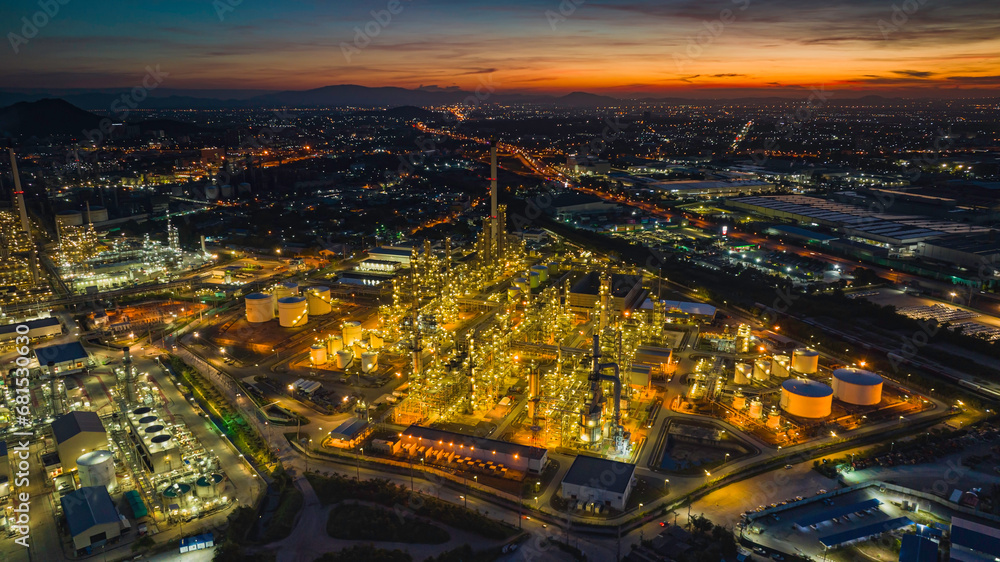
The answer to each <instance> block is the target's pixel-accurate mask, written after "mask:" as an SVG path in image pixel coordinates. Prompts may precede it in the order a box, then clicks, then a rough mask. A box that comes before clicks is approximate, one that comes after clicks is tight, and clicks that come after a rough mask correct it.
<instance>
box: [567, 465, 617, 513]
mask: <svg viewBox="0 0 1000 562" xmlns="http://www.w3.org/2000/svg"><path fill="white" fill-rule="evenodd" d="M634 476H635V465H634V464H629V463H624V462H617V461H612V460H608V459H602V458H598V457H588V456H585V455H579V456H577V457H576V460H574V461H573V465H572V466H570V467H569V471H568V472H567V473H566V476H564V477H563V480H562V485H561V488H560V491H559V495H560V496H562V498H563V499H568V500H577V501H583V502H594V503H595V504H599V505H606V506H609V507H613V508H615V509H617V510H619V511H624V510H625V505H626V504H627V503H628V496H629V494H630V493H631V492H632V488H633V487H634V486H635V478H634Z"/></svg>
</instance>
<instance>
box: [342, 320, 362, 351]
mask: <svg viewBox="0 0 1000 562" xmlns="http://www.w3.org/2000/svg"><path fill="white" fill-rule="evenodd" d="M358 341H361V322H354V321H349V322H344V346H345V347H347V346H351V345H354V342H358Z"/></svg>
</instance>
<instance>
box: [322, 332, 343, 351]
mask: <svg viewBox="0 0 1000 562" xmlns="http://www.w3.org/2000/svg"><path fill="white" fill-rule="evenodd" d="M341 349H344V338H342V337H340V336H330V337H329V338H328V339H327V340H326V354H327V355H333V354H334V353H337V352H338V351H340V350H341Z"/></svg>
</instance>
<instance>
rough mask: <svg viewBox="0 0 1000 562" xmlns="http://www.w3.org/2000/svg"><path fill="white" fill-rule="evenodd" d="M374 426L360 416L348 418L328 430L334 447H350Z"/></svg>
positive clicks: (363, 437) (355, 444)
mask: <svg viewBox="0 0 1000 562" xmlns="http://www.w3.org/2000/svg"><path fill="white" fill-rule="evenodd" d="M373 429H374V428H373V427H372V426H371V424H369V423H368V422H366V421H365V420H363V419H361V418H350V419H347V420H345V421H344V423H342V424H340V425H338V426H337V427H336V429H334V430H333V431H331V432H330V439H331V440H333V443H332V444H333V446H334V447H340V448H342V449H352V448H354V447H355V446H357V444H358V443H360V442H361V441H362V440H364V439H365V438H366V437H368V435H370V434H371V432H372V430H373Z"/></svg>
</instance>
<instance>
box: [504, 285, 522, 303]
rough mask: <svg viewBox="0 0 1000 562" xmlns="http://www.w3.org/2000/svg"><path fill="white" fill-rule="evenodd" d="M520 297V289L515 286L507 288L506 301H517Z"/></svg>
mask: <svg viewBox="0 0 1000 562" xmlns="http://www.w3.org/2000/svg"><path fill="white" fill-rule="evenodd" d="M520 298H521V289H518V288H517V287H508V288H507V300H508V301H510V302H515V301H517V300H518V299H520Z"/></svg>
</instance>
